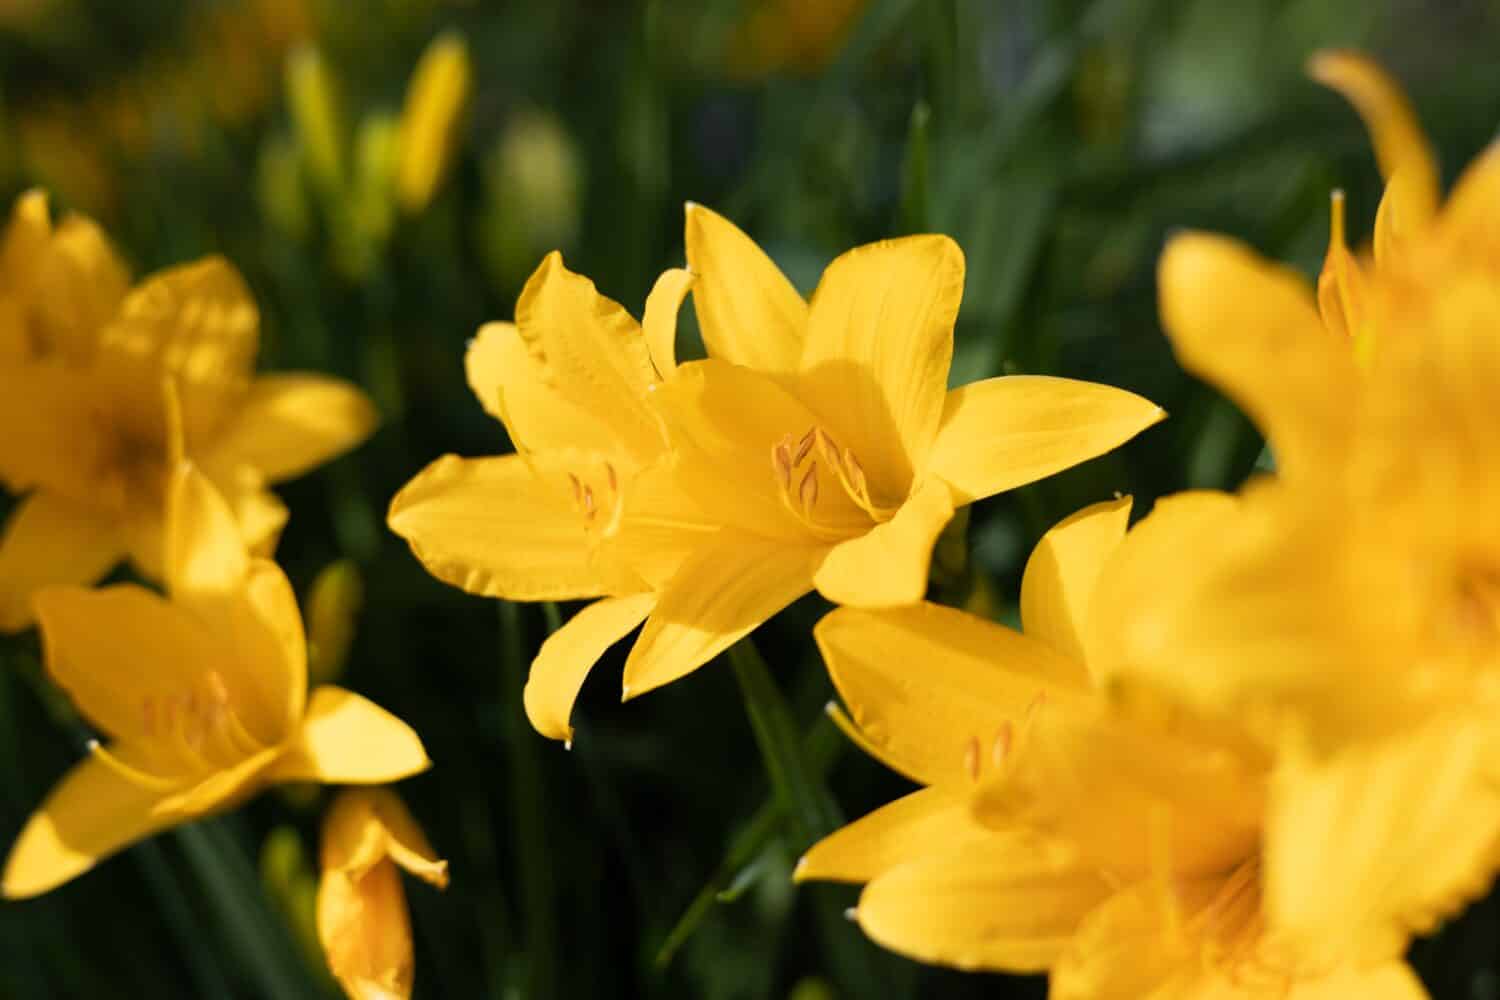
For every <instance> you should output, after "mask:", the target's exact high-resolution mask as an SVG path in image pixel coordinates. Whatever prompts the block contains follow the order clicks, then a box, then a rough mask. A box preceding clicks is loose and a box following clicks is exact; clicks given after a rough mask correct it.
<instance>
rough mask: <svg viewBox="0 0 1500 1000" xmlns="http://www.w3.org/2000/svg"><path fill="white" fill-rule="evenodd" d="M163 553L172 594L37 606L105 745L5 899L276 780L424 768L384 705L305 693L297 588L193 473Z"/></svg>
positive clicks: (339, 694) (60, 800) (106, 596)
mask: <svg viewBox="0 0 1500 1000" xmlns="http://www.w3.org/2000/svg"><path fill="white" fill-rule="evenodd" d="M166 547H167V557H166V578H167V587H168V590H169V592H170V594H171V600H166V599H163V598H161V597H158V596H157V595H155V594H153V593H151V592H150V591H148V590H145V589H144V588H141V587H138V586H135V585H134V584H120V585H116V586H111V587H106V588H103V589H101V590H86V589H84V588H81V587H49V588H47V589H46V590H44V591H43V592H42V593H40V594H39V595H38V596H37V601H36V604H37V617H38V620H39V622H40V625H41V632H42V646H43V651H44V654H45V659H46V667H47V673H48V675H49V676H50V677H51V678H52V680H53V681H55V682H56V683H57V685H58V686H59V687H60V688H62V690H63V691H64V692H65V693H66V694H67V695H68V697H69V698H70V699H71V700H72V701H73V703H74V705H76V706H77V707H78V710H79V711H80V712H81V713H82V714H83V715H84V717H85V718H87V719H88V720H89V721H90V722H91V723H92V724H93V725H95V726H96V727H97V728H98V729H99V730H100V731H101V732H102V733H103V734H104V735H105V736H106V737H107V738H108V740H109V743H108V745H107V746H105V745H101V744H100V743H99V742H98V741H95V742H93V743H91V744H90V747H89V757H88V758H87V759H86V760H84V761H83V762H82V763H80V764H79V765H77V766H76V767H75V768H73V770H72V771H70V772H69V773H68V774H67V775H66V776H64V778H63V779H62V781H60V782H59V783H58V785H57V787H56V788H54V789H53V790H52V792H51V794H50V795H48V796H47V799H46V801H45V802H43V803H42V806H41V808H40V809H38V810H37V812H36V813H35V814H33V815H32V817H31V818H30V820H28V821H27V823H26V825H25V827H24V828H23V829H22V830H21V834H20V836H19V837H18V838H17V840H16V843H15V845H14V846H13V847H12V848H11V851H10V856H9V858H8V859H7V860H6V863H5V871H4V875H3V878H0V891H3V893H4V895H5V896H6V897H8V898H11V899H16V898H23V897H28V896H36V895H39V894H40V893H43V892H46V891H48V890H49V889H52V888H54V887H56V886H58V885H61V884H62V883H64V882H67V881H68V880H70V879H72V878H74V877H76V876H78V875H81V874H83V873H84V872H86V871H88V870H89V869H90V868H92V867H93V866H94V865H95V864H97V863H98V862H100V861H102V860H103V859H105V858H107V857H109V856H110V855H112V854H114V853H115V852H116V851H119V850H121V849H122V848H125V847H128V846H129V845H131V844H133V843H135V842H136V841H138V840H141V839H143V838H145V837H148V836H151V835H152V834H155V833H157V832H159V831H161V830H164V829H167V828H169V827H172V826H176V825H177V824H179V823H184V822H187V821H189V820H192V819H196V818H198V817H200V816H204V815H207V814H210V813H214V812H219V811H222V810H225V809H228V808H231V807H232V806H233V805H235V804H237V803H239V802H241V801H243V800H244V799H246V798H248V797H249V796H250V795H251V794H253V793H254V792H255V791H256V790H257V789H259V788H261V787H263V786H265V785H268V784H272V783H275V782H293V781H317V782H337V783H344V784H382V783H386V782H391V781H396V780H398V779H400V778H404V777H407V776H408V775H412V774H416V773H417V772H419V771H422V770H424V769H425V768H426V767H427V766H428V760H427V755H426V752H425V751H424V750H423V749H422V743H421V741H420V740H419V739H418V738H417V735H416V733H414V732H412V730H411V729H410V727H408V726H407V725H406V724H405V723H404V722H402V721H401V720H400V719H397V718H396V717H395V716H393V715H391V714H389V713H388V712H386V711H385V710H384V709H381V708H379V707H377V706H376V705H374V704H372V703H371V702H369V701H366V700H365V699H364V698H361V697H360V696H359V695H356V694H353V693H351V692H349V691H346V690H343V689H342V688H338V687H333V686H331V685H329V686H323V687H319V688H317V689H316V690H314V691H313V692H312V693H311V696H310V697H309V694H308V691H307V647H306V643H305V640H304V638H303V630H302V616H301V615H300V614H299V613H298V610H297V601H296V597H295V595H294V594H293V593H292V588H291V585H290V584H289V583H288V582H287V579H286V577H285V576H283V575H282V573H281V570H280V569H279V568H278V567H277V566H276V564H275V563H273V562H270V561H268V560H266V559H261V558H257V557H255V556H253V555H252V554H251V553H250V551H249V550H248V549H247V548H246V546H245V543H244V540H243V538H242V536H241V534H240V529H239V527H238V526H237V525H236V523H235V520H234V514H233V511H232V510H231V509H230V507H229V506H228V504H227V503H226V502H225V500H224V499H223V498H222V497H221V496H220V495H219V494H218V492H217V491H215V489H214V488H213V485H212V484H211V483H210V482H209V481H208V479H207V478H206V477H205V476H204V475H203V474H202V473H200V472H199V471H198V470H197V469H196V468H194V467H193V466H192V465H191V464H189V463H182V464H180V465H179V466H178V467H177V468H176V469H175V471H174V473H173V475H172V477H171V486H170V493H169V496H168V527H167V546H166Z"/></svg>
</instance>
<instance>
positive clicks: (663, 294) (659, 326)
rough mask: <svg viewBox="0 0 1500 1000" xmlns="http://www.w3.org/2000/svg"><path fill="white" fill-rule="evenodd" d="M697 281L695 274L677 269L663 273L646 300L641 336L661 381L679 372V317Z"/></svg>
mask: <svg viewBox="0 0 1500 1000" xmlns="http://www.w3.org/2000/svg"><path fill="white" fill-rule="evenodd" d="M694 280H695V279H694V277H693V272H692V271H688V270H685V269H683V268H680V267H674V268H671V269H670V270H667V271H663V272H662V273H661V277H659V278H657V279H656V284H655V285H653V286H652V287H651V294H650V295H648V296H646V312H645V315H643V316H642V317H641V332H642V333H644V334H645V336H646V347H647V349H648V350H649V351H650V352H651V364H652V367H654V368H655V369H656V374H657V375H659V376H660V377H661V378H666V377H667V376H668V375H670V374H672V372H673V371H675V370H676V368H677V313H678V312H679V311H680V310H681V309H682V300H683V299H685V298H687V293H688V291H689V290H690V289H691V288H692V287H693V281H694Z"/></svg>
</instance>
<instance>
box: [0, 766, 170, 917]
mask: <svg viewBox="0 0 1500 1000" xmlns="http://www.w3.org/2000/svg"><path fill="white" fill-rule="evenodd" d="M160 797H161V794H160V793H159V792H153V791H149V790H146V789H144V788H142V787H140V786H139V785H135V784H132V783H130V782H128V781H126V780H124V779H123V778H121V777H120V776H119V775H118V774H116V773H115V772H114V771H112V770H110V769H109V768H108V767H107V766H105V765H104V764H102V763H100V762H99V760H98V759H96V758H93V757H90V758H88V759H87V760H84V761H83V762H82V763H80V764H78V765H77V766H76V767H74V768H73V770H71V771H69V772H68V773H67V775H66V776H64V777H63V779H62V781H60V782H58V784H57V787H55V788H54V789H52V791H51V793H49V794H48V796H47V799H46V801H45V802H43V803H42V806H41V808H40V809H38V810H37V811H36V812H35V813H33V814H32V816H31V818H30V819H29V820H27V822H26V826H25V827H23V828H22V830H21V835H20V836H19V837H17V838H16V842H15V844H14V845H13V846H12V847H11V849H10V856H9V857H8V858H7V859H6V862H5V874H4V878H3V881H0V889H3V892H4V894H5V897H6V898H7V899H25V898H28V897H31V896H38V895H41V894H42V893H44V892H46V891H48V890H49V889H53V888H56V887H57V886H59V885H62V884H63V883H64V882H67V881H68V880H70V879H73V878H76V877H77V876H79V875H81V874H83V873H84V872H86V871H88V870H89V869H90V868H92V867H94V865H96V864H98V863H99V862H100V861H102V860H104V859H105V858H107V857H109V856H110V855H111V854H114V853H115V852H116V851H119V850H122V849H123V848H126V847H129V846H130V845H131V844H133V843H135V842H136V841H138V840H142V839H144V838H146V837H149V836H151V834H153V833H156V832H157V831H159V830H162V829H164V828H166V827H168V826H171V825H173V824H174V823H177V822H180V821H181V818H180V817H173V816H167V815H162V814H160V813H158V812H155V811H154V810H155V807H156V805H157V803H158V801H159V800H160Z"/></svg>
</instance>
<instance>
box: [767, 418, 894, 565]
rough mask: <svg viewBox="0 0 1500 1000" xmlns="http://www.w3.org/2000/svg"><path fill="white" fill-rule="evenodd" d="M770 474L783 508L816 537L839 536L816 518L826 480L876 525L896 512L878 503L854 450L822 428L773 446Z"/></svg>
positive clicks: (784, 439)
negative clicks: (820, 495) (874, 498)
mask: <svg viewBox="0 0 1500 1000" xmlns="http://www.w3.org/2000/svg"><path fill="white" fill-rule="evenodd" d="M771 471H772V474H773V476H774V477H775V480H776V485H777V487H778V492H779V493H780V495H781V502H782V503H783V505H785V506H786V508H787V509H788V510H790V511H791V512H792V513H793V514H795V515H796V516H797V518H798V520H800V521H802V523H803V524H805V525H806V526H807V527H808V528H810V529H811V530H812V531H813V532H814V533H816V534H819V535H824V536H828V537H830V538H833V537H838V536H839V535H840V532H838V531H836V530H835V529H833V528H831V527H830V526H828V525H826V524H822V523H820V522H819V521H818V518H817V505H818V496H819V491H820V489H821V485H820V484H821V481H822V480H823V479H824V478H828V477H831V478H832V479H833V480H834V481H835V482H836V483H837V484H838V485H839V487H840V488H841V489H842V490H843V492H844V495H845V496H847V497H848V498H849V499H850V500H851V501H853V502H854V505H855V506H856V507H858V508H859V509H861V510H863V511H864V512H865V513H866V514H868V515H869V516H870V518H871V519H872V520H873V521H875V522H876V523H877V524H878V523H880V522H883V521H888V520H890V518H891V517H892V516H893V515H894V514H895V513H896V511H895V508H891V507H882V506H880V505H879V504H877V503H875V501H874V500H873V499H872V498H871V496H870V487H869V480H868V479H867V478H866V476H865V470H864V466H862V465H860V462H859V459H858V458H857V457H856V456H855V454H854V452H853V451H851V450H850V449H848V448H840V447H839V445H838V443H837V442H835V441H834V440H833V437H832V435H830V434H829V433H828V432H827V431H826V430H824V429H823V428H822V427H813V428H811V429H809V430H808V431H807V432H806V433H805V434H803V435H802V437H800V438H798V439H796V440H793V438H792V436H791V435H790V434H787V435H785V436H783V437H782V439H781V440H780V441H778V442H776V443H775V444H774V445H772V446H771Z"/></svg>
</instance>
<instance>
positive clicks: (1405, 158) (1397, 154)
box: [1307, 50, 1441, 227]
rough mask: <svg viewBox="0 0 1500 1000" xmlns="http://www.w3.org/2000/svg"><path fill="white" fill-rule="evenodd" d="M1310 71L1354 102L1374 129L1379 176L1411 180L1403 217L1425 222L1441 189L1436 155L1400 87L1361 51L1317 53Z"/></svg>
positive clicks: (1403, 200)
mask: <svg viewBox="0 0 1500 1000" xmlns="http://www.w3.org/2000/svg"><path fill="white" fill-rule="evenodd" d="M1307 69H1308V72H1309V73H1310V74H1311V75H1312V77H1313V79H1315V80H1317V81H1318V82H1319V83H1321V84H1323V85H1324V86H1327V87H1332V88H1333V89H1334V90H1337V91H1338V92H1339V93H1340V94H1343V95H1344V97H1345V98H1346V99H1347V100H1348V101H1349V103H1350V104H1353V105H1354V108H1355V110H1356V111H1358V112H1359V116H1360V117H1361V118H1363V119H1364V122H1365V127H1366V128H1367V129H1369V130H1370V139H1371V141H1372V142H1373V143H1374V145H1375V158H1376V159H1377V160H1378V161H1379V164H1380V175H1381V176H1382V177H1384V178H1385V179H1386V180H1387V181H1390V180H1392V179H1393V178H1394V177H1395V176H1396V175H1397V174H1404V175H1405V176H1406V178H1407V181H1406V182H1405V183H1404V184H1403V186H1402V191H1401V193H1400V194H1399V195H1398V197H1399V198H1400V200H1401V204H1400V205H1399V207H1398V211H1399V212H1400V214H1401V216H1402V218H1403V220H1404V221H1405V222H1406V223H1408V224H1409V225H1411V226H1412V227H1420V226H1424V225H1426V224H1427V222H1428V221H1429V220H1430V219H1431V218H1432V217H1433V215H1434V214H1436V212H1437V206H1438V199H1439V196H1440V193H1441V188H1440V185H1441V181H1440V178H1439V177H1438V165H1437V156H1436V155H1435V154H1434V152H1433V149H1432V143H1431V142H1429V141H1428V139H1427V135H1426V134H1425V133H1424V132H1423V131H1422V126H1421V124H1420V123H1419V122H1418V121H1417V116H1416V112H1415V111H1413V110H1412V106H1411V102H1410V101H1409V100H1407V98H1406V94H1404V93H1403V92H1402V90H1401V85H1400V84H1398V83H1397V82H1396V81H1395V80H1394V79H1393V78H1392V77H1391V76H1390V75H1389V74H1388V73H1386V72H1385V70H1383V69H1381V68H1380V66H1378V65H1377V64H1376V63H1375V62H1374V61H1372V60H1371V59H1369V58H1367V57H1365V56H1363V55H1361V54H1360V53H1358V52H1352V51H1337V50H1324V51H1322V52H1318V53H1316V54H1314V55H1313V57H1312V59H1310V60H1309V61H1308V64H1307Z"/></svg>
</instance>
